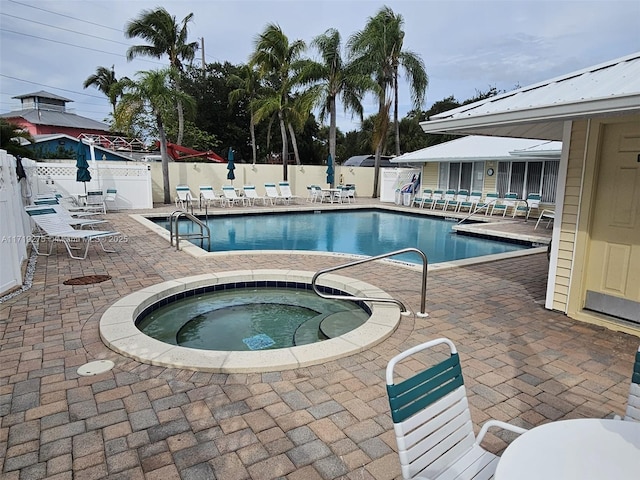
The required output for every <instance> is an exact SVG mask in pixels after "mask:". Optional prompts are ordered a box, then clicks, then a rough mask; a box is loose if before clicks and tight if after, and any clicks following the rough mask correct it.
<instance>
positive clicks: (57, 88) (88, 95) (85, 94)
mask: <svg viewBox="0 0 640 480" xmlns="http://www.w3.org/2000/svg"><path fill="white" fill-rule="evenodd" d="M0 77H5V78H9V79H11V80H17V81H18V82H24V83H30V84H32V85H38V86H40V87H47V88H54V89H56V90H61V91H63V92H69V93H75V94H76V95H84V96H86V97H92V98H100V99H103V98H104V97H102V96H98V95H92V94H90V93H84V92H78V91H75V90H68V89H66V88H60V87H54V86H53V85H46V84H44V83H38V82H32V81H30V80H24V79H22V78H16V77H12V76H10V75H5V74H4V73H0Z"/></svg>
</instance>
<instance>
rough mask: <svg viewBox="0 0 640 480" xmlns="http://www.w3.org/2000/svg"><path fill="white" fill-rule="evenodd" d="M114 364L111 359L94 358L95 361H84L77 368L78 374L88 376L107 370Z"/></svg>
mask: <svg viewBox="0 0 640 480" xmlns="http://www.w3.org/2000/svg"><path fill="white" fill-rule="evenodd" d="M113 366H114V363H113V362H112V361H111V360H96V361H95V362H89V363H85V364H84V365H81V366H80V367H79V368H78V375H82V376H83V377H90V376H92V375H98V374H100V373H104V372H108V371H109V370H111V369H112V368H113Z"/></svg>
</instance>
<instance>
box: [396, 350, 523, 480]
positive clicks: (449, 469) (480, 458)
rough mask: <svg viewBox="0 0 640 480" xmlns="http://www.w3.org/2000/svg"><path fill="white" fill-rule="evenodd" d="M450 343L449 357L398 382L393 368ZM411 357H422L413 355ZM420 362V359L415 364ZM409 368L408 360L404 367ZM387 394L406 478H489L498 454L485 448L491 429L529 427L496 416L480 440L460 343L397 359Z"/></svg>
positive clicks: (401, 464) (480, 435) (408, 352)
mask: <svg viewBox="0 0 640 480" xmlns="http://www.w3.org/2000/svg"><path fill="white" fill-rule="evenodd" d="M440 344H446V345H448V346H449V349H450V352H451V353H450V356H449V357H448V358H447V359H446V360H444V361H442V362H440V363H438V364H436V365H434V366H432V367H431V368H428V369H426V370H424V371H422V372H420V373H418V374H416V375H414V376H411V377H409V378H406V376H405V375H403V378H404V379H403V380H402V381H400V382H399V383H395V380H394V376H395V375H394V368H395V367H396V365H398V364H399V363H400V362H402V361H403V360H404V359H406V358H407V357H413V356H414V355H416V354H418V353H419V352H421V351H422V350H425V349H431V348H433V347H436V346H437V345H440ZM411 361H415V362H417V361H419V360H418V359H417V358H412V359H411ZM414 364H415V363H414ZM402 367H403V368H402V369H398V370H401V371H404V372H407V369H408V368H411V367H410V365H409V364H406V365H402ZM386 382H387V393H388V395H389V404H390V406H391V418H392V420H393V429H394V432H395V435H396V442H397V444H398V455H399V457H400V466H401V469H402V477H403V478H405V479H413V478H421V479H429V480H437V479H444V478H446V479H453V478H456V479H460V480H463V479H464V480H471V479H474V478H475V479H489V478H493V472H494V471H495V469H496V467H497V465H498V460H499V458H498V457H497V456H496V455H494V454H493V453H491V452H488V451H487V450H485V449H484V448H482V447H481V446H480V443H481V442H482V439H483V438H484V436H485V434H486V432H487V430H488V429H489V427H500V428H504V429H507V430H511V431H512V432H515V433H524V432H526V429H524V428H520V427H516V426H515V425H511V424H509V423H505V422H500V421H497V420H489V421H488V422H486V423H485V424H484V425H483V427H482V428H481V429H480V432H479V433H478V437H477V438H476V437H475V435H474V432H473V423H472V422H471V412H470V411H469V403H468V401H467V393H466V390H465V388H464V380H463V377H462V369H461V367H460V358H459V356H458V352H457V350H456V347H455V345H454V344H453V342H451V340H449V339H447V338H439V339H436V340H433V341H430V342H426V343H423V344H421V345H418V346H416V347H413V348H410V349H409V350H406V351H405V352H402V353H400V354H398V355H396V356H395V357H393V358H392V359H391V360H390V361H389V363H388V364H387V370H386Z"/></svg>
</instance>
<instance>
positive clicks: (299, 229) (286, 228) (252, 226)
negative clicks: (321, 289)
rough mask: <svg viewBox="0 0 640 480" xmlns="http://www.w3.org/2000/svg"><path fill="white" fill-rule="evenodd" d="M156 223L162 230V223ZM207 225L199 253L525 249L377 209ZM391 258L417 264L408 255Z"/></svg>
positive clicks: (449, 255)
mask: <svg viewBox="0 0 640 480" xmlns="http://www.w3.org/2000/svg"><path fill="white" fill-rule="evenodd" d="M157 223H158V224H160V225H163V226H164V227H165V228H168V222H167V221H166V220H158V221H157ZM208 225H209V228H210V229H211V245H208V242H206V241H205V243H204V245H203V248H205V249H206V250H208V251H210V252H221V251H228V250H309V251H316V252H338V253H349V254H357V255H367V256H375V255H381V254H384V253H389V252H393V251H395V250H400V249H403V248H408V247H414V248H418V249H420V250H422V251H423V252H424V253H425V254H426V255H427V258H428V260H429V263H430V264H432V263H440V262H447V261H451V260H460V259H464V258H472V257H480V256H484V255H491V254H496V253H504V252H512V251H515V250H522V249H525V248H529V246H528V245H521V244H515V243H510V242H500V241H495V240H488V239H484V238H478V237H471V236H466V235H460V234H456V233H454V232H453V230H452V226H453V225H455V223H453V222H451V221H446V220H444V219H441V218H433V217H427V216H423V215H412V214H406V213H396V212H387V211H380V210H353V211H333V212H332V211H322V212H320V211H317V212H291V213H278V214H264V213H260V214H243V215H224V216H217V217H216V216H213V217H209V219H208ZM196 229H197V227H196ZM179 231H180V232H181V233H191V232H193V231H194V229H193V223H192V222H189V221H181V222H180V226H179ZM193 242H194V243H195V244H196V245H200V242H199V240H193ZM393 259H395V260H402V261H405V262H409V263H420V258H419V256H418V255H416V254H412V253H408V254H404V255H399V256H396V257H393Z"/></svg>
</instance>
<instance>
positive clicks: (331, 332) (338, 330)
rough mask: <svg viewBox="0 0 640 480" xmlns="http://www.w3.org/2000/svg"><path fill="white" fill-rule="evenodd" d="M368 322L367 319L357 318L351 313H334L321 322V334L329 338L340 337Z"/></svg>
mask: <svg viewBox="0 0 640 480" xmlns="http://www.w3.org/2000/svg"><path fill="white" fill-rule="evenodd" d="M366 321H367V319H366V318H365V319H361V318H357V317H356V316H354V315H353V314H352V313H350V312H337V313H332V314H330V315H327V316H326V317H325V318H324V319H323V320H322V321H321V322H320V334H321V335H324V336H325V337H327V338H335V337H339V336H340V335H344V334H345V333H347V332H350V331H351V330H353V329H355V328H358V327H359V326H360V325H362V324H363V323H365V322H366Z"/></svg>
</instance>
